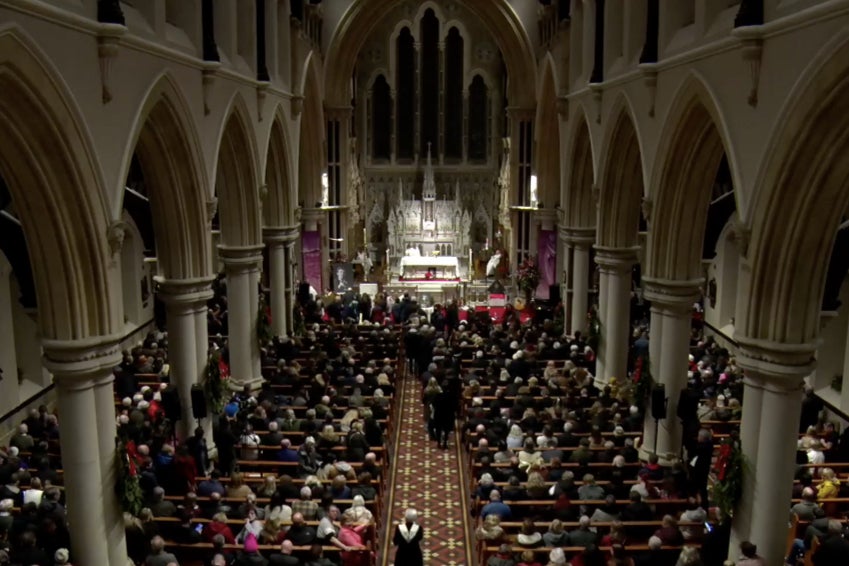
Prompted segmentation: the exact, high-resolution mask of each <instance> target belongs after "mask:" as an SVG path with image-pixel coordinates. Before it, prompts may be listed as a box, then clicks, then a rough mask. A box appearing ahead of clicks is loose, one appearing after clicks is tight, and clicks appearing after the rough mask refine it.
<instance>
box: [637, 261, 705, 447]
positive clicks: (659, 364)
mask: <svg viewBox="0 0 849 566" xmlns="http://www.w3.org/2000/svg"><path fill="white" fill-rule="evenodd" d="M700 283H701V282H700V281H670V280H659V279H651V278H649V277H644V278H643V285H644V288H645V291H644V297H645V298H646V299H647V300H649V301H651V303H652V310H651V328H650V332H651V334H650V342H649V347H650V352H649V357H650V362H651V372H652V377H653V378H654V380H655V382H656V383H662V384H663V385H665V386H666V397H667V399H668V402H667V407H666V418H665V419H664V420H662V421H661V422H660V427H659V429H658V434H657V454H658V455H659V456H661V457H662V458H666V459H668V460H671V459H674V458H677V457H678V456H680V454H681V441H682V437H681V434H682V431H681V422H680V421H679V420H678V415H677V409H678V396H679V395H680V393H681V391H682V390H683V389H684V388H685V387H686V386H687V357H688V355H689V353H690V325H691V319H692V312H693V303H694V302H695V301H696V300H697V299H698V297H699V285H700ZM657 330H660V335H658V333H657ZM654 428H655V422H654V419H652V418H651V411H650V410H649V407H647V410H646V419H645V430H646V432H647V434H645V435H644V438H645V442H644V444H643V448H644V449H645V450H646V451H649V452H653V451H654V438H653V434H654ZM648 431H651V435H650V434H648ZM650 437H651V440H652V442H651V444H649V440H650Z"/></svg>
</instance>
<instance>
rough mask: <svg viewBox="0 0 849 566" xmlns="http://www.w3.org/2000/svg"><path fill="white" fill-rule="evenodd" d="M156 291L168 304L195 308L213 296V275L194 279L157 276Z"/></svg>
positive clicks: (189, 308)
mask: <svg viewBox="0 0 849 566" xmlns="http://www.w3.org/2000/svg"><path fill="white" fill-rule="evenodd" d="M154 281H156V291H157V293H158V294H159V298H160V299H162V301H163V302H164V303H165V304H166V305H168V306H178V305H179V306H183V307H185V308H186V309H187V311H188V310H194V309H196V308H197V306H198V304H202V303H205V302H206V301H208V300H209V299H211V298H212V296H213V292H212V281H213V278H212V277H197V278H194V279H165V278H164V277H155V278H154Z"/></svg>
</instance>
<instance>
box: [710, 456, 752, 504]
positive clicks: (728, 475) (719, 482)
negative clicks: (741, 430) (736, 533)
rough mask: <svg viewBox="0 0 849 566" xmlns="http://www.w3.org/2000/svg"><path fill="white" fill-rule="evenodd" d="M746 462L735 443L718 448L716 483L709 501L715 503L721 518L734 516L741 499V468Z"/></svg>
mask: <svg viewBox="0 0 849 566" xmlns="http://www.w3.org/2000/svg"><path fill="white" fill-rule="evenodd" d="M745 466H746V461H745V458H744V456H743V452H742V450H740V447H739V446H738V445H737V444H736V443H735V442H725V443H724V444H722V445H721V446H720V447H719V456H718V457H717V459H716V467H715V468H714V470H715V472H716V481H715V482H714V484H713V489H712V490H711V499H712V500H713V501H715V502H716V506H717V507H718V508H719V511H720V512H721V515H722V517H723V518H731V517H733V516H734V511H736V509H737V506H738V505H739V504H740V499H741V498H742V497H743V473H744V471H743V468H744V467H745Z"/></svg>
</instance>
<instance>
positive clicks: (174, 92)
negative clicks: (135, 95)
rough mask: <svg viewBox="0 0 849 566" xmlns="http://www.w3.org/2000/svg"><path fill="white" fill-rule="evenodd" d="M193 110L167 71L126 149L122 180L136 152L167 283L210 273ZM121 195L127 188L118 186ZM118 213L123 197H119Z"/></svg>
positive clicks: (144, 106) (203, 180)
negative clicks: (148, 199) (191, 119)
mask: <svg viewBox="0 0 849 566" xmlns="http://www.w3.org/2000/svg"><path fill="white" fill-rule="evenodd" d="M191 116H192V112H191V107H190V106H189V104H188V102H187V101H186V98H185V96H184V95H183V93H182V92H181V90H180V88H179V87H178V86H177V83H176V81H175V80H174V79H173V78H172V77H171V75H170V74H169V73H168V72H165V73H162V74H161V75H159V76H158V77H157V79H156V80H154V81H153V83H152V84H151V87H150V88H149V89H148V92H147V93H146V95H145V97H144V99H143V102H142V104H141V105H140V106H139V110H138V113H137V114H136V117H135V119H134V120H133V129H132V133H131V135H130V138H129V142H128V144H127V146H126V150H125V151H124V162H123V165H122V169H121V175H120V179H122V181H121V183H122V184H123V182H124V181H123V180H124V179H126V178H127V174H128V172H129V170H130V164H131V162H132V159H133V155H134V154H135V155H136V156H137V157H138V160H139V164H140V165H141V168H142V170H143V172H144V178H145V186H146V187H147V188H148V192H149V195H150V208H151V213H152V217H153V231H154V233H155V234H156V242H157V250H156V256H157V259H158V264H159V270H160V273H161V275H162V276H163V277H165V278H166V279H196V278H200V277H208V276H209V275H210V274H211V273H212V256H211V250H210V236H209V219H210V218H211V215H209V214H208V203H209V202H210V196H209V194H210V193H209V191H208V190H207V187H208V186H209V185H208V180H207V177H206V173H205V167H204V166H203V157H202V155H201V152H200V143H199V140H198V134H197V131H196V130H195V128H194V126H193V124H192V122H191V121H190V117H191ZM120 190H121V194H122V195H123V186H121V187H120ZM116 200H117V204H118V212H117V214H120V210H121V209H122V208H123V198H121V199H116Z"/></svg>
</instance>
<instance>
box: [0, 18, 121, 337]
mask: <svg viewBox="0 0 849 566" xmlns="http://www.w3.org/2000/svg"><path fill="white" fill-rule="evenodd" d="M46 61H47V59H46V58H45V57H43V56H42V55H41V54H40V53H39V51H38V49H37V47H36V46H35V44H34V43H33V42H31V41H30V40H29V38H27V37H26V36H25V35H24V34H22V33H21V32H20V31H19V30H17V29H15V28H10V29H7V30H5V31H3V32H2V33H0V92H2V93H3V96H0V122H2V124H3V135H2V136H0V176H2V177H3V179H4V180H5V182H6V185H7V187H8V189H9V192H10V194H11V195H12V199H13V201H14V204H15V211H16V213H17V215H18V218H19V220H20V222H21V226H22V228H23V232H24V236H25V238H26V242H27V248H28V250H29V257H30V263H31V265H32V271H33V277H34V280H35V286H36V296H37V299H38V322H39V326H40V328H41V333H42V335H43V336H44V337H45V338H48V339H57V340H80V339H84V338H89V337H95V336H107V335H110V334H113V333H116V332H117V331H118V330H119V328H120V324H121V323H122V322H123V318H122V316H121V310H122V309H121V306H120V298H119V297H118V296H117V295H116V294H115V289H114V287H113V286H112V285H110V275H109V271H110V264H111V250H110V249H109V244H108V240H107V233H108V226H109V214H108V206H107V203H106V199H105V198H104V194H105V191H104V187H103V180H102V176H101V174H100V172H99V171H98V166H97V164H96V161H95V157H94V151H93V150H92V147H91V140H90V139H89V137H88V135H87V133H86V132H85V130H84V128H83V127H82V123H83V121H82V119H81V117H80V113H79V110H78V108H77V106H76V103H75V102H74V101H73V99H72V97H71V95H70V93H69V92H67V90H66V89H65V88H64V85H63V84H62V81H61V79H60V78H59V74H58V73H57V72H56V71H55V70H54V69H52V68H50V67H49V66H48V64H47V63H46ZM80 187H84V188H85V189H86V190H80Z"/></svg>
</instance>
